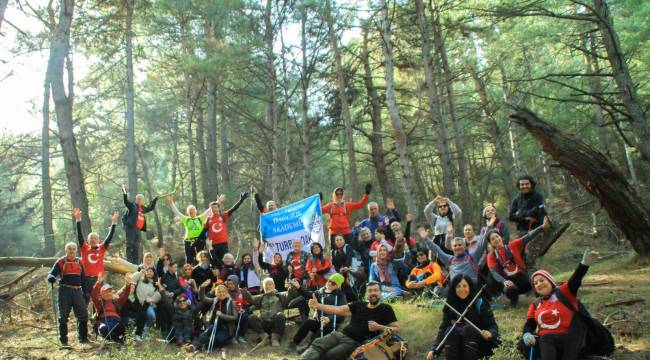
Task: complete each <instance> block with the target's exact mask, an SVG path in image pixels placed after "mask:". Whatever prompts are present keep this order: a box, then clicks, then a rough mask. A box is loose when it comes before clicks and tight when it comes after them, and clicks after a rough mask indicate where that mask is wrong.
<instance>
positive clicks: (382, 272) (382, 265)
mask: <svg viewBox="0 0 650 360" xmlns="http://www.w3.org/2000/svg"><path fill="white" fill-rule="evenodd" d="M368 280H369V281H375V282H378V283H380V284H381V287H382V289H381V300H386V299H391V298H394V297H397V296H402V295H403V294H404V290H402V288H401V285H400V282H399V279H398V278H397V270H396V269H395V267H394V266H393V264H392V262H391V260H390V257H389V254H388V248H387V247H386V246H385V245H383V244H382V245H379V247H378V248H377V259H376V260H375V262H374V263H372V265H370V277H369V278H368Z"/></svg>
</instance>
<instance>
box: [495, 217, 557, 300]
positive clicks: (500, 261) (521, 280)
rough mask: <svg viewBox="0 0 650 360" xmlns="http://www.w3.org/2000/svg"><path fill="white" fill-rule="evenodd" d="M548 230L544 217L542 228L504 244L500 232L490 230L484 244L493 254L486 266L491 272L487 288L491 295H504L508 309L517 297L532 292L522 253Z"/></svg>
mask: <svg viewBox="0 0 650 360" xmlns="http://www.w3.org/2000/svg"><path fill="white" fill-rule="evenodd" d="M550 226H551V223H550V221H549V220H548V217H544V223H543V224H542V226H539V227H537V228H536V229H535V230H532V231H531V232H529V233H528V234H526V235H525V236H522V237H520V238H518V239H514V240H512V241H511V242H510V243H509V244H504V240H503V238H502V237H501V234H499V231H498V230H496V229H492V230H490V231H488V232H487V234H486V236H487V239H486V240H487V241H488V244H490V248H491V249H492V251H490V252H489V253H488V256H487V265H488V268H489V269H490V275H489V277H488V288H490V289H491V290H492V293H493V295H498V294H499V293H501V291H503V292H504V293H505V295H506V297H507V298H508V299H510V305H511V306H513V307H514V306H517V302H518V299H519V295H520V294H525V293H527V292H528V291H530V289H531V284H530V281H529V278H528V272H527V271H526V262H525V260H524V257H525V255H524V250H525V249H526V245H528V244H529V243H530V242H531V241H533V240H535V239H537V238H539V237H540V235H542V234H543V233H544V232H545V231H546V230H547V229H548V228H549V227H550Z"/></svg>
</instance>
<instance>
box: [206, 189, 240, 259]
mask: <svg viewBox="0 0 650 360" xmlns="http://www.w3.org/2000/svg"><path fill="white" fill-rule="evenodd" d="M247 197H248V193H247V192H243V193H241V194H239V200H238V201H237V202H236V203H235V204H234V205H233V206H232V207H231V208H230V209H228V210H226V211H221V206H222V205H223V203H224V202H225V201H226V197H225V196H224V195H221V196H219V200H217V201H213V202H211V203H210V211H211V212H212V213H211V214H209V216H208V218H207V219H206V221H205V227H206V229H207V230H208V239H207V240H206V246H207V248H208V251H209V252H210V258H211V259H212V265H213V266H214V267H220V266H221V259H222V258H223V256H224V255H225V254H226V253H228V252H229V250H228V240H229V239H228V221H229V220H230V217H231V216H232V215H233V214H234V213H235V211H237V209H239V207H240V206H241V204H242V203H243V202H244V200H245V199H246V198H247Z"/></svg>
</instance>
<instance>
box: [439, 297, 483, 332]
mask: <svg viewBox="0 0 650 360" xmlns="http://www.w3.org/2000/svg"><path fill="white" fill-rule="evenodd" d="M433 295H434V296H435V297H436V298H437V299H438V300H441V301H442V303H443V304H444V305H445V306H446V307H448V308H449V309H450V310H451V311H453V312H454V313H455V314H456V315H458V316H460V315H461V314H460V312H458V310H456V309H455V308H454V307H453V306H451V305H449V303H447V301H446V300H445V299H443V298H441V297H440V296H438V294H436V293H435V292H434V293H433ZM464 320H465V322H466V323H467V325H469V326H471V327H473V328H474V330H476V331H478V332H479V333H480V332H481V329H480V328H479V327H478V326H476V325H475V324H474V323H473V322H471V321H469V319H464Z"/></svg>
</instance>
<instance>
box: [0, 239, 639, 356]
mask: <svg viewBox="0 0 650 360" xmlns="http://www.w3.org/2000/svg"><path fill="white" fill-rule="evenodd" d="M586 248H591V249H598V250H600V251H601V254H603V255H604V259H603V260H602V261H600V262H598V263H596V264H594V265H593V266H592V267H591V268H590V270H589V273H588V274H587V276H586V278H585V280H584V283H583V286H582V288H581V289H580V293H579V297H580V298H581V299H582V301H583V302H584V303H585V304H586V305H587V307H588V309H589V311H590V312H591V313H592V315H593V316H594V317H596V318H598V319H600V320H601V321H604V322H605V323H606V324H607V325H608V327H609V328H610V330H611V331H612V333H613V334H614V337H615V340H616V343H617V347H618V348H617V351H616V353H615V354H614V356H613V358H614V359H625V360H637V359H650V307H649V306H648V305H650V304H649V303H650V301H649V300H648V299H650V261H648V260H643V259H639V258H638V257H637V256H635V255H634V254H633V253H632V252H631V251H630V250H629V248H628V247H627V246H617V245H613V244H611V243H606V242H604V241H601V240H594V239H592V238H591V237H590V236H585V235H579V234H577V233H576V232H574V231H568V232H567V233H566V234H565V235H564V236H563V237H562V238H561V239H560V240H559V241H558V242H557V243H556V244H555V246H553V248H552V249H551V250H550V251H549V253H548V254H547V255H546V256H545V257H544V258H543V259H541V261H540V263H541V265H542V267H544V268H546V269H548V270H550V271H551V272H552V273H553V274H555V276H556V278H557V279H558V280H559V281H562V280H566V279H567V278H568V277H569V276H570V275H571V272H572V271H573V269H574V268H575V266H576V265H577V264H578V262H579V261H580V257H581V254H582V252H583V251H584V249H586ZM15 274H16V273H13V274H12V273H10V272H3V273H0V283H5V282H6V281H8V280H10V279H11V278H12V277H14V276H15ZM46 287H47V285H45V284H44V285H43V288H44V289H43V290H42V291H43V292H42V293H41V294H40V295H39V294H38V293H32V294H24V295H21V296H20V297H19V298H17V299H14V301H13V302H11V303H9V304H0V316H1V320H2V321H1V323H2V324H3V325H2V326H1V327H0V344H2V345H1V346H0V358H2V359H154V358H155V359H179V358H190V357H192V358H197V359H203V358H206V359H207V358H215V357H218V356H219V355H221V354H222V352H221V351H218V352H216V353H215V354H212V355H210V356H208V355H207V354H205V353H194V354H190V353H187V352H184V351H182V350H180V349H178V348H177V347H176V346H173V345H167V344H165V343H164V342H162V341H161V340H158V339H157V338H155V336H153V334H158V332H157V331H152V333H151V334H152V336H150V337H149V338H148V339H147V340H146V341H144V342H143V343H142V344H139V345H136V344H135V342H134V339H133V335H129V336H128V339H127V344H126V346H117V345H108V346H106V347H104V348H103V349H100V346H99V345H100V341H99V340H96V341H95V342H94V344H93V345H87V346H80V345H79V344H78V343H77V341H76V333H75V329H74V327H75V325H74V321H72V320H71V321H70V327H71V330H70V344H71V345H72V346H73V349H72V350H59V348H58V345H57V341H56V339H57V334H56V329H55V327H54V320H53V315H52V311H51V305H50V302H49V301H50V297H49V294H47V296H46V295H45V294H46V290H47V289H46ZM39 299H40V301H39ZM628 300H629V301H630V302H631V303H632V304H629V303H627V304H615V303H620V302H625V301H628ZM531 301H533V297H532V295H529V296H527V297H526V298H521V301H520V304H519V306H518V307H517V308H516V309H511V308H509V306H502V307H500V308H497V309H496V310H495V315H496V318H497V322H498V324H499V328H500V332H501V334H502V335H501V336H502V340H503V345H502V346H501V347H500V348H499V349H498V351H497V353H496V354H495V356H493V357H492V358H493V359H519V358H521V357H520V356H519V355H518V353H517V352H516V350H515V346H514V345H515V343H516V341H517V339H518V337H519V336H520V334H521V328H522V326H523V323H524V321H525V314H526V310H527V308H528V304H529V303H530V302H531ZM498 303H500V304H502V305H505V304H506V302H505V300H504V299H503V298H502V299H499V301H498ZM393 306H394V308H395V310H396V314H397V318H398V320H399V321H400V323H401V328H402V331H401V332H400V335H401V336H402V337H403V338H405V339H406V340H407V341H408V343H409V358H411V359H423V358H424V357H425V355H426V353H427V351H428V350H429V347H430V344H431V341H432V340H433V338H434V337H435V335H436V334H437V330H438V325H439V322H440V319H441V309H440V307H434V308H431V307H421V306H418V304H410V303H407V302H404V303H395V304H393ZM10 314H11V316H9V315H10ZM71 317H72V315H71ZM296 329H297V326H296V325H293V323H291V325H290V326H288V327H287V331H288V335H293V333H294V332H295V331H296ZM249 335H250V334H249ZM288 339H290V337H289V336H285V338H284V339H283V341H282V347H280V348H271V347H268V346H267V347H263V348H260V349H258V350H257V351H256V352H255V353H253V354H252V355H249V356H247V355H246V352H247V351H248V350H250V349H251V348H252V346H253V345H254V343H253V341H254V336H251V337H249V338H248V344H243V345H236V346H230V347H227V348H225V358H227V359H247V358H256V359H297V358H298V355H297V354H293V355H285V354H284V352H283V351H284V348H285V347H286V344H287V341H288Z"/></svg>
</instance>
